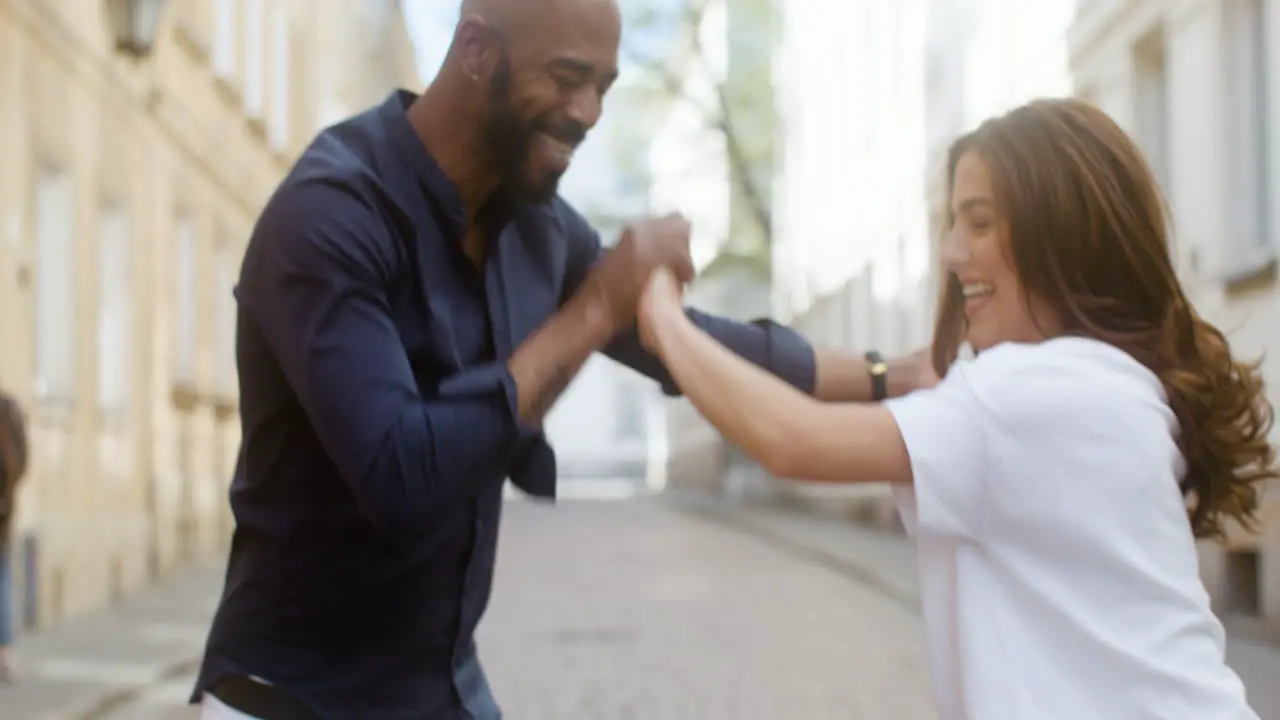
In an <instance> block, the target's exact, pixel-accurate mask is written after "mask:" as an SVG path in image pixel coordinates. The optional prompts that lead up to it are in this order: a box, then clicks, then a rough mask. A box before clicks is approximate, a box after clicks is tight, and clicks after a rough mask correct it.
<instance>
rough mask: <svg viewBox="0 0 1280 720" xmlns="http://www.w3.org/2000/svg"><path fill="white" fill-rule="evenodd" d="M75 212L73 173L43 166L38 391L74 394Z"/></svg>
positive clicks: (62, 396)
mask: <svg viewBox="0 0 1280 720" xmlns="http://www.w3.org/2000/svg"><path fill="white" fill-rule="evenodd" d="M74 216H75V213H74V206H73V197H72V187H71V178H70V177H69V176H67V174H66V173H63V172H61V171H60V170H56V169H53V168H44V169H42V170H41V171H40V176H39V178H38V179H37V181H36V318H35V322H36V328H35V332H36V394H37V395H39V396H40V397H41V398H44V399H50V400H70V399H71V398H72V396H73V395H74V394H75V349H76V348H75V318H76V312H75V311H76V283H75V268H76V263H75V262H74V261H73V258H74V256H75V249H74V246H73V243H74V238H75V230H74V227H73V222H74V221H73V218H74Z"/></svg>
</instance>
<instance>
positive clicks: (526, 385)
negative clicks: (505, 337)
mask: <svg viewBox="0 0 1280 720" xmlns="http://www.w3.org/2000/svg"><path fill="white" fill-rule="evenodd" d="M614 332H615V330H614V327H613V323H612V321H611V319H610V316H609V313H608V309H607V308H605V307H604V306H603V305H602V304H601V303H599V302H595V301H594V299H593V298H592V297H590V296H587V295H582V294H580V295H577V296H575V297H574V298H573V299H571V300H570V301H569V302H568V303H566V304H565V305H564V307H563V308H561V309H560V311H559V312H557V313H556V314H555V315H553V316H551V319H549V320H547V322H545V323H544V324H543V325H542V327H540V328H539V329H538V330H537V331H536V332H534V333H533V335H531V336H529V338H528V339H527V340H525V341H524V342H523V343H521V344H520V347H518V348H516V351H515V352H514V353H513V354H512V355H511V359H510V361H508V363H507V366H508V368H509V369H510V370H511V377H512V378H513V379H514V380H515V383H516V403H517V407H518V416H519V419H520V422H521V423H524V424H526V425H532V426H540V425H541V424H542V421H543V419H545V418H546V415H547V413H548V412H550V411H551V408H552V406H553V405H555V402H556V400H558V399H559V398H560V396H561V395H562V394H563V393H564V391H565V389H566V388H568V387H569V384H570V383H571V382H573V379H574V377H576V376H577V374H578V372H579V371H580V370H582V366H583V364H585V363H586V362H587V358H589V357H591V354H592V353H594V352H595V351H597V350H599V349H600V348H601V347H603V346H604V345H605V344H606V343H607V342H609V340H610V339H611V338H612V337H613V334H614Z"/></svg>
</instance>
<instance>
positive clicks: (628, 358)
mask: <svg viewBox="0 0 1280 720" xmlns="http://www.w3.org/2000/svg"><path fill="white" fill-rule="evenodd" d="M686 313H687V314H688V316H689V319H690V320H692V321H693V323H694V324H695V325H697V326H698V327H700V328H702V329H703V330H704V331H706V333H707V334H708V335H710V336H712V337H714V338H715V339H716V340H718V341H719V342H720V343H721V344H723V345H724V346H725V347H727V348H729V349H730V350H732V351H733V352H734V353H736V354H737V355H739V356H740V357H742V358H743V359H745V360H748V361H750V362H752V363H755V364H756V365H759V366H760V367H762V368H764V369H765V370H768V371H769V372H771V373H773V374H774V375H777V376H778V377H779V378H782V379H783V380H785V381H787V382H788V383H790V384H791V385H792V386H794V387H795V388H796V389H798V390H801V391H802V392H805V393H809V394H813V389H814V383H815V377H816V376H815V373H816V371H815V361H814V354H813V347H812V346H810V345H809V343H808V342H807V341H806V340H805V339H804V338H803V337H801V336H800V334H799V333H797V332H796V331H794V330H792V329H791V328H788V327H786V326H784V325H780V324H778V323H776V322H774V321H772V320H755V321H753V322H746V323H744V322H738V321H736V320H729V319H727V318H722V317H717V316H715V315H710V314H707V313H704V312H701V311H698V310H692V309H691V310H687V311H686ZM604 352H605V354H606V355H608V356H609V357H611V358H613V359H614V360H617V361H618V362H620V363H622V364H623V365H626V366H628V367H630V368H633V369H634V370H636V371H637V372H640V373H643V374H644V375H646V376H648V377H651V378H653V379H654V380H657V381H658V383H659V384H660V385H661V386H662V392H663V393H665V394H667V395H671V396H678V395H680V394H681V392H680V388H679V387H678V386H677V385H676V383H675V380H673V379H672V378H671V373H669V372H667V369H666V367H664V366H663V364H662V361H661V360H659V359H658V358H657V357H655V356H654V355H653V354H652V353H650V352H649V351H648V350H645V348H644V346H643V345H642V344H641V342H640V336H639V334H638V333H637V332H635V331H634V330H633V331H628V332H626V333H624V334H622V335H620V336H619V337H617V338H616V339H614V341H613V342H612V343H610V344H609V345H608V346H607V347H605V349H604Z"/></svg>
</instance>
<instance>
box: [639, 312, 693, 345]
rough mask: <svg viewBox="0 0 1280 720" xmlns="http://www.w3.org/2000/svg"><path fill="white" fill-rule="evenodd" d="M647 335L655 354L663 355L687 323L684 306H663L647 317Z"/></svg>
mask: <svg viewBox="0 0 1280 720" xmlns="http://www.w3.org/2000/svg"><path fill="white" fill-rule="evenodd" d="M648 325H649V328H648V335H649V338H650V342H651V343H652V344H653V347H652V348H651V349H652V350H653V352H654V353H656V354H657V355H660V356H661V355H664V354H665V353H666V352H667V351H668V350H669V349H670V347H671V344H672V342H673V341H675V339H676V336H677V335H678V334H679V333H680V332H681V331H682V330H683V329H684V328H685V326H687V325H689V316H687V315H685V313H684V308H682V307H679V306H675V307H668V308H664V309H662V310H660V311H658V312H656V313H654V314H652V315H650V316H649V318H648Z"/></svg>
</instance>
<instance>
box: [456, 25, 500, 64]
mask: <svg viewBox="0 0 1280 720" xmlns="http://www.w3.org/2000/svg"><path fill="white" fill-rule="evenodd" d="M453 44H454V47H455V48H456V49H457V52H458V59H459V60H460V61H461V67H462V72H463V74H464V75H466V77H467V78H468V79H470V80H480V79H481V78H485V77H488V76H489V75H490V73H492V72H493V68H494V66H495V65H496V64H497V61H498V54H499V53H498V33H497V30H496V29H495V28H494V27H493V25H492V24H491V23H490V22H489V21H487V20H485V19H484V18H482V17H480V16H479V15H475V14H470V15H464V16H463V18H462V20H460V21H459V22H458V29H457V30H456V31H455V32H454V36H453Z"/></svg>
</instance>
